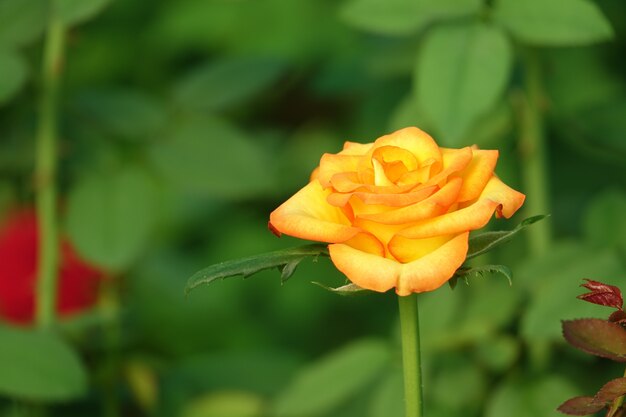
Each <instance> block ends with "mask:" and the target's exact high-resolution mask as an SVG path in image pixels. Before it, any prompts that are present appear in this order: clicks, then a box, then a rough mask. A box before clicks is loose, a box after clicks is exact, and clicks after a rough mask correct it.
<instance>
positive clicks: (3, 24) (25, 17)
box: [0, 0, 48, 47]
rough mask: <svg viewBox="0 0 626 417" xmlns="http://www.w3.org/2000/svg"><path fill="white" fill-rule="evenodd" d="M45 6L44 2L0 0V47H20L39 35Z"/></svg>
mask: <svg viewBox="0 0 626 417" xmlns="http://www.w3.org/2000/svg"><path fill="white" fill-rule="evenodd" d="M47 5H48V3H47V2H46V1H45V0H0V46H3V47H15V46H22V45H24V44H26V43H28V42H32V41H33V40H35V39H36V38H37V37H38V36H39V35H41V33H42V32H43V30H44V27H45V24H46V10H47Z"/></svg>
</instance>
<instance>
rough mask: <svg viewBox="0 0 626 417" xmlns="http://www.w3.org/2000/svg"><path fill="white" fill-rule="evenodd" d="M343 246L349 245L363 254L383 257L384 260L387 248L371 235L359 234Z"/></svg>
mask: <svg viewBox="0 0 626 417" xmlns="http://www.w3.org/2000/svg"><path fill="white" fill-rule="evenodd" d="M343 244H344V245H348V246H350V247H351V248H354V249H358V250H360V251H361V252H366V253H370V254H372V255H376V256H381V257H383V258H384V257H385V246H384V245H383V244H382V242H381V241H380V240H378V239H376V237H375V236H374V235H372V234H371V233H367V232H363V233H359V234H357V235H356V236H354V237H353V238H350V239H348V240H346V241H345V242H343Z"/></svg>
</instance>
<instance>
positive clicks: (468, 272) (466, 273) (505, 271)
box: [452, 265, 513, 288]
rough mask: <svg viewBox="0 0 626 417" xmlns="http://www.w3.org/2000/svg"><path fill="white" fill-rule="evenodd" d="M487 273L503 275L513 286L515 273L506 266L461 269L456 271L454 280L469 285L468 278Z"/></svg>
mask: <svg viewBox="0 0 626 417" xmlns="http://www.w3.org/2000/svg"><path fill="white" fill-rule="evenodd" d="M485 273H493V274H502V275H504V276H505V278H506V279H507V280H509V284H510V285H513V281H512V279H513V272H511V269H510V268H509V267H508V266H505V265H481V266H472V267H461V268H459V269H457V270H456V272H455V273H454V277H453V278H456V279H459V278H461V279H463V280H465V283H468V278H469V277H470V276H472V275H480V276H483V275H484V274H485ZM452 288H454V285H452Z"/></svg>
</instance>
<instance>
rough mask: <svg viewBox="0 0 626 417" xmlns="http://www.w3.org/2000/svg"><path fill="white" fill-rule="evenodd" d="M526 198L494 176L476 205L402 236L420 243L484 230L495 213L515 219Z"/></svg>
mask: <svg viewBox="0 0 626 417" xmlns="http://www.w3.org/2000/svg"><path fill="white" fill-rule="evenodd" d="M524 198H525V196H524V194H521V193H519V192H517V191H515V190H513V189H512V188H510V187H508V186H507V185H505V184H504V183H503V182H502V181H500V179H499V178H498V177H496V176H493V177H492V178H491V179H490V180H489V182H488V183H487V185H486V186H485V189H484V190H483V192H482V193H481V195H480V197H479V198H478V200H477V201H476V202H474V203H473V204H471V205H469V206H467V207H464V208H461V209H459V210H456V211H452V212H450V213H447V214H444V215H441V216H439V217H435V218H433V219H426V220H422V221H420V222H418V223H417V224H415V225H414V226H411V227H408V228H406V229H404V230H402V232H400V234H401V235H402V236H404V237H408V238H411V239H418V238H425V237H432V236H440V235H449V234H456V233H461V232H465V231H469V230H476V229H480V228H481V227H483V226H485V225H486V224H487V223H488V222H489V219H491V216H492V215H493V213H494V211H497V213H496V214H500V213H501V214H502V215H504V216H505V217H507V218H508V217H511V216H512V215H513V213H515V212H516V211H517V209H519V208H520V207H521V205H522V203H523V202H524Z"/></svg>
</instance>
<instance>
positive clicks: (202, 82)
mask: <svg viewBox="0 0 626 417" xmlns="http://www.w3.org/2000/svg"><path fill="white" fill-rule="evenodd" d="M284 70H285V66H284V65H283V63H282V62H281V61H278V60H276V59H271V58H254V57H246V58H231V59H222V60H219V61H215V62H210V63H208V64H206V65H203V66H202V67H200V68H197V69H195V70H194V71H192V72H191V73H190V74H187V75H186V76H185V77H184V78H182V80H181V81H180V82H179V83H178V85H177V86H176V88H175V90H174V96H175V99H176V101H177V102H178V103H180V104H181V105H183V106H185V107H187V108H192V109H198V110H209V111H213V110H223V109H226V108H230V107H233V106H235V105H238V104H241V103H243V102H245V101H246V100H249V99H250V98H252V97H253V96H255V95H257V94H258V93H260V92H261V91H263V90H264V89H266V88H268V87H269V86H271V85H272V84H273V83H275V82H276V80H277V79H278V78H279V77H280V75H281V74H282V73H283V71H284Z"/></svg>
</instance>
